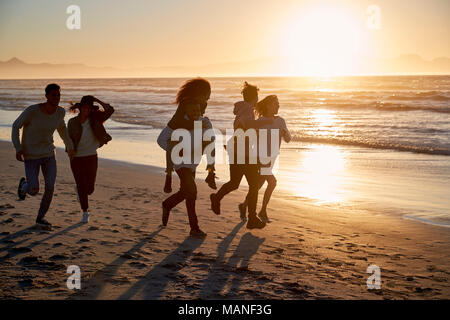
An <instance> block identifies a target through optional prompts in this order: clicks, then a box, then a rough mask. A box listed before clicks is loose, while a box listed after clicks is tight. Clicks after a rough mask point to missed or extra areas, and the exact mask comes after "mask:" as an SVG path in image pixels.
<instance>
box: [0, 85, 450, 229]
mask: <svg viewBox="0 0 450 320" xmlns="http://www.w3.org/2000/svg"><path fill="white" fill-rule="evenodd" d="M209 80H210V82H211V85H212V94H211V99H210V101H209V103H208V108H207V110H206V116H208V117H209V118H210V120H211V122H212V123H213V125H214V127H215V128H218V129H220V130H223V131H224V130H225V129H227V128H232V122H233V117H234V115H233V113H232V111H233V104H234V102H236V101H239V100H241V94H240V88H241V85H242V83H243V81H244V80H246V81H248V82H249V83H251V84H255V85H257V86H258V87H259V88H260V91H259V96H260V98H263V97H265V96H267V95H270V94H276V95H277V96H278V98H279V101H280V111H279V115H280V116H282V117H283V118H284V119H285V120H286V123H287V126H288V128H289V129H290V131H291V133H292V135H293V142H291V143H289V144H283V145H282V149H281V155H280V161H279V173H278V182H279V189H280V191H279V192H280V194H281V193H283V194H284V193H285V194H286V195H287V196H290V197H294V198H295V199H297V200H298V201H310V202H312V203H315V204H317V205H330V206H350V207H353V208H355V210H359V209H363V210H366V209H367V210H373V209H375V208H376V209H377V210H380V211H381V212H385V213H386V214H390V213H392V214H400V215H401V216H402V217H404V218H409V219H415V220H417V221H422V222H426V223H433V224H438V225H441V226H446V227H448V226H450V200H449V199H450V197H449V192H448V189H449V186H450V157H449V155H450V76H376V77H374V76H367V77H332V78H288V77H284V78H273V77H266V78H246V79H243V78H212V79H209ZM184 81H185V79H175V78H165V79H147V78H142V79H62V80H54V82H57V83H58V84H59V85H60V86H61V87H62V92H61V93H62V98H61V106H63V107H66V108H67V107H69V106H70V103H71V102H77V101H79V99H80V98H81V96H83V95H87V94H90V95H95V96H97V97H99V98H100V99H101V100H103V101H106V102H109V103H110V104H111V105H113V106H114V107H115V109H116V112H115V113H114V115H113V117H112V121H109V122H108V123H107V128H108V130H109V131H110V132H111V135H112V136H113V141H112V142H111V143H110V144H108V145H107V146H106V147H105V148H104V150H103V148H102V149H101V150H100V151H99V154H100V156H103V157H107V158H113V159H117V160H121V161H128V162H135V163H141V164H150V165H155V166H160V167H163V166H164V154H163V152H162V150H161V149H159V148H158V147H157V146H156V144H155V139H156V136H157V134H158V133H159V131H160V129H161V128H163V127H164V126H165V125H166V123H167V121H168V120H169V119H170V117H171V116H172V114H173V113H174V111H175V109H176V106H175V105H174V104H173V101H174V100H175V94H176V91H177V89H178V87H179V86H180V85H181V84H182V83H183V82H184ZM52 82H53V81H52ZM47 83H49V80H0V110H1V111H0V115H1V118H0V139H3V140H9V136H10V126H11V124H12V121H13V120H14V119H15V117H17V115H18V114H19V113H20V111H22V110H23V109H24V108H25V107H27V106H29V105H32V104H35V103H38V102H41V101H44V100H45V97H44V87H45V85H46V84H47ZM71 116H72V115H70V114H68V115H67V117H71ZM55 136H56V135H55ZM56 143H57V145H61V142H60V141H59V142H58V140H57V142H56ZM201 170H202V171H203V170H204V168H201ZM199 171H200V170H199ZM202 174H204V173H203V172H202ZM202 174H200V177H203V175H202ZM218 176H219V177H220V178H221V179H220V180H221V181H226V179H227V178H228V172H227V167H226V165H223V166H221V167H220V168H219V170H218ZM161 188H162V186H161ZM276 192H277V191H276ZM274 196H276V195H274Z"/></svg>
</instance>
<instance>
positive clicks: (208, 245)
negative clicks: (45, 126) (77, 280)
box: [0, 142, 450, 299]
mask: <svg viewBox="0 0 450 320" xmlns="http://www.w3.org/2000/svg"><path fill="white" fill-rule="evenodd" d="M57 161H58V177H57V182H56V188H55V196H54V198H53V202H52V205H51V207H50V210H49V212H48V214H47V217H46V218H47V219H48V220H49V221H50V222H51V223H52V224H53V225H54V226H53V229H52V230H51V231H44V230H37V229H35V228H34V227H33V225H34V220H35V216H36V212H37V209H38V207H39V202H40V199H41V196H42V191H41V192H40V193H39V195H38V196H36V197H30V196H28V197H27V199H26V200H25V201H18V200H17V195H16V188H17V183H18V179H19V178H20V177H21V176H23V175H24V169H23V164H22V163H19V162H17V161H16V160H15V158H14V149H13V147H12V145H11V143H6V142H0V164H1V168H2V170H1V173H0V298H1V299H198V298H201V299H448V298H450V285H449V283H450V282H449V278H450V263H449V261H450V245H449V243H450V230H449V228H443V227H438V226H433V225H427V224H423V223H420V222H416V221H410V220H406V219H401V218H400V217H397V216H391V215H386V214H385V213H384V212H377V211H376V210H361V209H357V208H353V207H351V206H346V205H345V204H344V203H343V204H342V205H341V206H339V205H333V206H327V205H326V204H323V205H317V204H312V203H310V202H306V201H301V200H299V198H298V197H294V196H289V195H287V194H284V193H282V192H278V193H277V191H275V192H274V195H273V198H272V201H271V203H270V204H269V210H268V214H269V216H270V217H271V219H272V222H271V223H270V224H268V225H267V227H266V228H265V229H263V230H256V231H255V230H252V231H250V230H248V229H246V227H245V224H244V223H242V222H241V221H240V219H239V213H238V211H237V204H238V203H239V201H241V200H242V199H243V198H244V196H245V192H244V191H242V190H241V191H236V192H234V193H232V194H230V195H229V196H227V197H226V198H225V199H224V200H223V201H222V215H221V216H216V215H214V214H213V213H212V211H211V210H210V209H209V194H210V193H211V190H210V189H209V188H208V187H207V185H206V184H205V183H204V182H202V181H199V182H198V191H199V193H198V203H197V209H198V218H199V222H200V227H201V228H202V229H203V230H204V231H205V232H207V233H208V236H207V237H206V239H204V240H195V239H192V238H190V237H189V236H188V234H189V226H188V222H187V214H186V209H185V206H184V204H180V205H179V206H178V207H176V208H175V209H174V210H173V213H172V214H171V217H170V221H169V225H168V226H167V228H164V229H162V228H160V226H159V225H160V223H161V201H162V200H163V199H165V198H166V197H167V195H166V194H165V193H163V191H162V187H163V182H164V180H163V179H164V175H163V172H162V169H159V168H156V167H150V166H144V165H136V164H129V163H125V162H119V161H113V160H105V159H100V162H99V172H98V177H97V185H96V191H95V193H94V194H93V196H92V197H91V200H90V204H91V212H92V214H91V220H90V222H89V224H81V223H80V220H81V211H80V208H79V204H78V203H77V200H76V196H75V193H74V180H73V177H72V173H71V171H70V168H69V163H68V161H67V157H66V155H65V154H64V153H63V152H61V151H60V150H58V152H57ZM42 183H43V179H42V177H41V185H42ZM177 184H178V180H177V178H175V179H174V190H176V188H177ZM261 198H262V195H261V194H260V200H261ZM373 264H374V265H377V266H379V267H380V269H381V289H380V290H368V288H367V285H366V280H367V278H368V277H369V276H370V275H369V274H367V273H366V269H367V267H368V266H369V265H373ZM70 265H77V266H79V267H80V269H81V290H69V289H68V288H67V287H66V280H67V278H68V277H69V274H67V273H66V270H67V267H68V266H70Z"/></svg>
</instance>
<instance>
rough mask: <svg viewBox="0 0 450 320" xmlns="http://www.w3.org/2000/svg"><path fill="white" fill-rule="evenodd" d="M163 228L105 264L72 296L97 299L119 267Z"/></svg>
mask: <svg viewBox="0 0 450 320" xmlns="http://www.w3.org/2000/svg"><path fill="white" fill-rule="evenodd" d="M161 230H162V229H158V230H156V231H154V232H152V233H151V234H149V235H148V236H146V237H145V238H143V239H142V240H141V241H139V242H138V243H136V244H135V245H134V246H133V247H132V248H131V249H130V250H128V251H126V252H124V253H123V254H122V255H120V257H118V258H117V259H116V260H114V261H112V262H111V263H110V264H108V265H107V266H105V267H104V268H103V269H101V270H98V271H97V272H95V273H94V275H93V276H92V277H90V278H89V280H88V281H87V282H83V283H82V290H81V291H79V292H77V293H75V294H73V295H72V296H71V298H75V299H77V298H80V297H82V298H87V299H97V298H98V296H99V295H100V293H101V292H102V291H103V288H104V287H105V284H106V283H107V282H108V280H109V279H111V278H112V277H113V276H114V275H115V274H116V273H117V271H118V270H119V268H120V267H121V266H122V265H123V264H124V263H126V262H128V261H130V260H129V258H130V257H132V256H133V255H134V254H135V253H136V252H137V251H138V250H140V249H141V248H142V247H143V246H144V245H145V244H147V243H148V242H149V241H150V240H152V239H153V238H154V237H155V236H156V235H157V234H158V233H159V232H161Z"/></svg>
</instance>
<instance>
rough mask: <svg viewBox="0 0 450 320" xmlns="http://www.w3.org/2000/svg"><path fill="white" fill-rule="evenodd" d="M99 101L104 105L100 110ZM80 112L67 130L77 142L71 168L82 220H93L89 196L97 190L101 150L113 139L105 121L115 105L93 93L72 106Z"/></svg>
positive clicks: (73, 109)
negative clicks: (98, 153) (90, 217)
mask: <svg viewBox="0 0 450 320" xmlns="http://www.w3.org/2000/svg"><path fill="white" fill-rule="evenodd" d="M95 102H97V103H99V104H100V105H101V106H102V107H103V109H104V110H103V111H100V110H99V107H98V106H97V105H94V103H95ZM77 110H78V115H77V116H76V117H73V118H72V119H70V120H69V123H68V126H67V130H68V133H69V137H70V139H71V140H72V142H73V145H74V149H75V155H74V156H73V157H71V159H70V167H71V169H72V173H73V176H74V178H75V182H76V189H77V193H78V199H79V201H80V206H81V210H82V211H83V217H82V222H83V223H87V222H89V211H88V209H89V203H88V196H89V195H91V194H92V193H93V192H94V187H95V179H96V176H97V167H98V158H97V149H98V148H100V147H101V146H103V145H104V144H106V143H108V142H109V141H111V139H112V138H111V136H110V135H109V134H108V133H107V132H106V130H105V127H104V126H103V123H104V122H105V121H106V120H108V119H109V117H111V115H112V114H113V112H114V108H113V107H111V106H110V105H109V104H107V103H104V102H102V101H100V100H99V99H97V98H95V97H93V96H84V97H82V98H81V101H80V102H79V103H76V104H74V105H73V106H71V107H70V111H72V112H76V111H77Z"/></svg>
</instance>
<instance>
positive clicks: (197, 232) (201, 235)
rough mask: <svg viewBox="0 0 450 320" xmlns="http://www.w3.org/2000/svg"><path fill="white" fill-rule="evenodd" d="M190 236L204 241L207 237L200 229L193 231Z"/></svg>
mask: <svg viewBox="0 0 450 320" xmlns="http://www.w3.org/2000/svg"><path fill="white" fill-rule="evenodd" d="M189 235H190V236H191V237H194V238H200V239H203V238H205V237H206V233H205V232H203V231H202V230H200V229H198V230H191V232H190V233H189Z"/></svg>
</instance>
